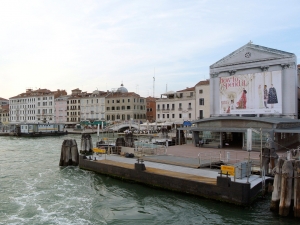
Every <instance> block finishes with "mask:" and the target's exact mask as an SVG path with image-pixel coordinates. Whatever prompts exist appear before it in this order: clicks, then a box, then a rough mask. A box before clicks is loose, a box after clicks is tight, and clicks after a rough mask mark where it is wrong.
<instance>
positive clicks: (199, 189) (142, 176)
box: [79, 145, 273, 205]
mask: <svg viewBox="0 0 300 225" xmlns="http://www.w3.org/2000/svg"><path fill="white" fill-rule="evenodd" d="M200 151H202V152H203V154H204V153H208V152H207V151H215V153H217V154H220V151H219V150H217V149H213V150H212V149H209V150H208V149H205V148H197V147H194V146H193V145H177V146H171V147H170V148H168V150H167V153H168V154H165V155H155V156H153V155H152V156H147V155H144V156H139V157H138V158H126V157H124V156H120V155H113V154H111V155H110V154H108V155H107V154H105V155H104V154H103V155H93V156H91V157H89V156H87V157H86V156H84V155H80V156H79V167H80V168H81V169H85V170H90V171H94V172H96V173H100V174H105V175H109V176H112V177H116V178H119V179H124V180H128V181H134V182H137V183H141V184H144V185H148V186H152V187H158V188H163V189H167V190H172V191H176V192H181V193H186V194H190V195H195V196H200V197H205V198H210V199H215V200H219V201H225V202H229V203H234V204H237V205H250V204H251V203H252V202H253V201H254V200H255V199H256V198H257V197H258V196H259V195H261V194H262V193H263V192H264V191H263V188H265V187H266V186H265V185H266V183H268V182H272V180H273V179H272V178H271V177H260V176H259V175H254V174H251V175H250V176H247V177H243V178H241V179H238V178H236V177H235V176H230V175H228V173H227V174H226V175H225V174H221V173H220V172H221V170H220V169H211V168H209V167H203V168H202V167H201V166H200V164H199V157H198V156H199V154H200V153H199V152H200ZM227 151H228V150H227ZM174 153H175V154H174ZM226 153H227V152H226ZM224 154H225V152H224ZM239 154H240V155H239V157H245V158H246V157H247V155H248V154H247V152H245V151H240V152H239ZM258 154H259V153H257V152H256V153H253V155H254V156H253V157H258ZM232 155H234V154H233V153H232ZM236 155H237V153H236ZM230 160H234V157H233V158H232V159H230ZM200 162H201V161H200Z"/></svg>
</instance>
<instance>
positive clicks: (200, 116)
mask: <svg viewBox="0 0 300 225" xmlns="http://www.w3.org/2000/svg"><path fill="white" fill-rule="evenodd" d="M199 119H200V120H201V119H203V110H199Z"/></svg>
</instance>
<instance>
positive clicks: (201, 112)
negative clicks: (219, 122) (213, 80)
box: [195, 80, 210, 120]
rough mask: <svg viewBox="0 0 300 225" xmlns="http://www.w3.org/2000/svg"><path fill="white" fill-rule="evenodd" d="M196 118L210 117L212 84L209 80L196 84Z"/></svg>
mask: <svg viewBox="0 0 300 225" xmlns="http://www.w3.org/2000/svg"><path fill="white" fill-rule="evenodd" d="M195 93H196V102H195V103H196V104H195V107H196V119H199V120H200V119H204V118H209V117H210V86H209V80H204V81H200V82H199V83H197V84H196V85H195Z"/></svg>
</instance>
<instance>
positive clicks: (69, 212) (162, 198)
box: [0, 135, 299, 225]
mask: <svg viewBox="0 0 300 225" xmlns="http://www.w3.org/2000/svg"><path fill="white" fill-rule="evenodd" d="M67 138H68V139H76V141H77V144H78V146H79V145H80V135H68V136H64V137H44V138H18V137H0V143H1V145H0V224H15V225H17V224H22V225H23V224H64V225H65V224H84V225H87V224H125V223H127V224H139V225H141V224H290V225H291V224H298V223H299V222H298V220H297V219H295V218H292V217H289V218H282V217H279V216H278V215H276V214H273V213H271V212H270V211H269V203H270V197H268V198H267V199H261V200H258V201H257V202H256V203H254V204H253V205H252V206H251V207H246V208H245V207H239V206H235V205H231V204H226V203H220V202H218V201H213V200H209V199H204V198H196V197H194V196H188V195H184V194H178V193H174V192H169V191H165V190H160V189H154V188H150V187H147V186H144V185H139V184H135V183H129V182H125V181H121V180H117V179H114V178H110V177H107V176H103V175H99V174H95V173H94V172H90V171H84V170H80V169H78V168H77V167H65V168H60V167H59V166H58V164H59V159H60V150H61V144H62V142H63V140H64V139H67ZM96 140H97V137H96V136H95V135H94V136H93V141H94V142H96Z"/></svg>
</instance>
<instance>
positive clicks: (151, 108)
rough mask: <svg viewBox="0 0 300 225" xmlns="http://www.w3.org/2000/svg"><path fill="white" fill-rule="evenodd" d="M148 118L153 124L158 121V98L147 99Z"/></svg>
mask: <svg viewBox="0 0 300 225" xmlns="http://www.w3.org/2000/svg"><path fill="white" fill-rule="evenodd" d="M146 105H147V106H146V107H147V112H146V118H147V120H148V121H149V122H150V123H153V122H155V121H156V98H154V97H151V96H149V97H147V98H146Z"/></svg>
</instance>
